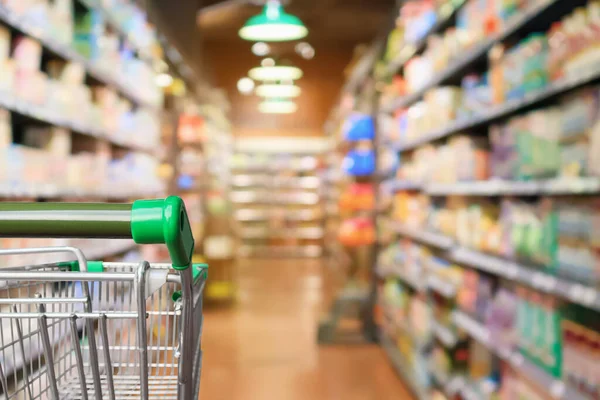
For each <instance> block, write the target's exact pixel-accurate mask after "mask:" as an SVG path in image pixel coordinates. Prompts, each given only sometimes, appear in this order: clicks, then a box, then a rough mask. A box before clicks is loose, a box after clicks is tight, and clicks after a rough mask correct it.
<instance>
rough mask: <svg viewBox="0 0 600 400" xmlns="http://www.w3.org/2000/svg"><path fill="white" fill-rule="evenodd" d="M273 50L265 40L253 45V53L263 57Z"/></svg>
mask: <svg viewBox="0 0 600 400" xmlns="http://www.w3.org/2000/svg"><path fill="white" fill-rule="evenodd" d="M270 52H271V47H270V46H269V45H268V44H266V43H265V42H257V43H254V44H253V45H252V53H253V54H254V55H256V56H259V57H263V56H266V55H267V54H269V53H270Z"/></svg>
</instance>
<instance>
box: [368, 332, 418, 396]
mask: <svg viewBox="0 0 600 400" xmlns="http://www.w3.org/2000/svg"><path fill="white" fill-rule="evenodd" d="M380 341H381V345H382V347H383V349H384V350H385V353H386V354H387V356H388V358H389V359H390V362H391V363H392V365H393V366H394V369H395V370H396V372H397V373H398V375H399V376H400V378H401V379H402V382H404V384H405V385H406V386H407V387H408V388H409V389H410V391H411V392H412V393H413V394H414V396H415V397H416V398H417V399H418V400H426V399H429V395H428V393H427V390H426V388H423V387H419V386H417V385H416V383H415V380H414V379H413V377H412V374H411V373H410V371H409V370H408V369H407V368H406V366H407V365H409V363H407V362H406V361H405V360H404V358H403V357H402V354H400V351H399V350H398V348H397V347H396V346H395V345H394V343H393V342H392V341H391V340H390V339H389V338H387V337H385V335H382V337H381V340H380Z"/></svg>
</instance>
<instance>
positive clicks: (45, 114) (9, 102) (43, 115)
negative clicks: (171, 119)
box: [0, 92, 156, 154]
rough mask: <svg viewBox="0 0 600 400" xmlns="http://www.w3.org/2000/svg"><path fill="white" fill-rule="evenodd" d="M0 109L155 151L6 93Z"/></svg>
mask: <svg viewBox="0 0 600 400" xmlns="http://www.w3.org/2000/svg"><path fill="white" fill-rule="evenodd" d="M0 107H1V108H5V109H7V110H10V111H12V112H14V113H18V114H20V115H24V116H26V117H29V118H33V119H35V120H38V121H41V122H45V123H47V124H50V125H54V126H58V127H62V128H66V129H69V130H72V131H75V132H77V133H80V134H83V135H86V136H91V137H95V138H98V139H102V140H106V141H108V142H110V143H113V144H116V145H119V146H121V147H125V148H128V149H132V150H136V151H142V152H147V153H152V154H153V153H154V152H155V150H156V147H155V146H143V145H141V144H139V143H133V142H131V141H129V140H127V139H123V138H122V137H123V135H119V134H118V132H114V133H111V132H106V131H104V130H102V129H99V128H98V127H95V126H93V125H91V124H87V123H85V122H83V121H77V120H74V119H71V118H65V117H61V116H60V115H59V114H58V113H57V111H56V110H51V109H49V108H48V107H44V106H40V105H37V104H33V103H29V102H27V101H24V100H21V99H19V98H17V97H15V96H12V95H9V94H7V93H3V92H0Z"/></svg>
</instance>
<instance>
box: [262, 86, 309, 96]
mask: <svg viewBox="0 0 600 400" xmlns="http://www.w3.org/2000/svg"><path fill="white" fill-rule="evenodd" d="M256 94H257V95H258V96H260V97H265V98H273V97H278V98H290V97H298V96H299V95H300V88H299V87H298V86H296V85H293V84H281V83H280V84H263V85H260V86H258V87H257V88H256Z"/></svg>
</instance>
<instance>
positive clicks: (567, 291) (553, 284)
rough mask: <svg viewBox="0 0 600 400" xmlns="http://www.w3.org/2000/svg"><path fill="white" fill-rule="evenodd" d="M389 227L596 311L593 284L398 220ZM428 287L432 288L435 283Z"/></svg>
mask: <svg viewBox="0 0 600 400" xmlns="http://www.w3.org/2000/svg"><path fill="white" fill-rule="evenodd" d="M393 227H394V231H395V232H396V233H398V234H400V235H402V236H404V237H407V238H409V239H413V240H415V241H418V242H421V243H425V244H427V245H429V246H432V247H436V248H439V249H442V250H447V251H448V253H447V256H448V258H449V259H451V260H452V261H453V262H456V263H458V264H464V265H468V266H471V267H473V268H476V269H479V270H481V271H485V272H488V273H490V274H493V275H496V276H500V277H502V278H506V279H509V280H511V281H517V282H521V283H523V284H525V285H528V286H531V287H533V288H534V289H538V290H541V291H543V292H546V293H550V294H554V295H556V296H559V297H562V298H564V299H566V300H569V301H571V302H573V303H576V304H581V305H583V306H585V307H589V308H592V309H595V310H599V311H600V291H598V290H597V289H595V288H593V287H589V286H585V285H582V284H580V283H577V282H573V281H570V280H569V279H565V278H561V277H556V276H553V275H550V274H547V273H544V272H540V271H539V269H540V267H536V266H533V265H526V264H523V263H519V262H515V261H511V260H506V259H504V258H501V257H497V256H493V255H488V254H485V253H482V252H479V251H476V250H471V249H468V248H465V247H461V246H458V245H456V246H455V244H454V241H453V240H452V238H449V237H447V236H444V235H440V234H436V233H431V232H426V231H419V230H417V229H408V228H406V227H405V226H403V225H402V224H399V223H393ZM429 279H432V278H428V282H427V284H428V285H431V282H430V281H429ZM438 284H439V285H440V289H441V290H450V289H449V288H441V285H442V283H441V282H433V285H438ZM432 288H433V289H434V290H436V287H435V286H434V287H432ZM442 294H443V293H442Z"/></svg>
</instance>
